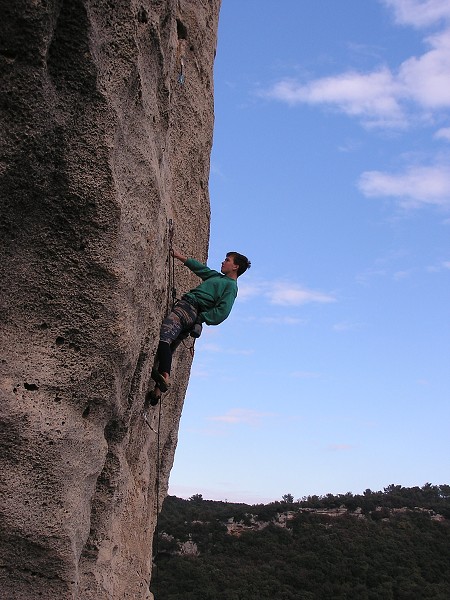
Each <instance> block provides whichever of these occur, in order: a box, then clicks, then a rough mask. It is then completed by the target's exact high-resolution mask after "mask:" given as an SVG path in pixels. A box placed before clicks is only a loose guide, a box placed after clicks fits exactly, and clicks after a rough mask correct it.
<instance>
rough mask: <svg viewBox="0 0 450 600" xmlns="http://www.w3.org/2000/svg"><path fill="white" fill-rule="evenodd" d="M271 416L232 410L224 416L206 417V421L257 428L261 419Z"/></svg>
mask: <svg viewBox="0 0 450 600" xmlns="http://www.w3.org/2000/svg"><path fill="white" fill-rule="evenodd" d="M273 416H274V414H273V413H268V412H258V411H255V410H248V409H246V408H232V409H230V410H229V411H228V412H227V413H225V414H224V415H219V416H215V417H208V421H215V422H220V423H224V424H226V425H240V424H244V425H250V426H251V427H257V426H259V425H261V422H262V420H263V419H265V418H267V417H273Z"/></svg>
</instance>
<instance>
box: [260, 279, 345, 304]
mask: <svg viewBox="0 0 450 600" xmlns="http://www.w3.org/2000/svg"><path fill="white" fill-rule="evenodd" d="M266 295H267V296H268V297H269V300H270V302H271V303H272V304H280V305H283V306H298V305H299V304H307V303H310V302H318V303H328V302H335V300H336V299H335V298H334V297H333V296H331V295H330V294H325V293H323V292H318V291H315V290H309V289H307V288H303V287H301V286H299V285H297V284H291V283H283V282H279V283H276V284H275V285H274V286H273V287H272V289H271V290H268V292H267V294H266Z"/></svg>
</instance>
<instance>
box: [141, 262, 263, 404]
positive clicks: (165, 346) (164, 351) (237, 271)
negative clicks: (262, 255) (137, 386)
mask: <svg viewBox="0 0 450 600" xmlns="http://www.w3.org/2000/svg"><path fill="white" fill-rule="evenodd" d="M171 252H172V255H173V257H174V258H176V259H178V260H180V261H181V262H182V263H183V264H184V265H185V266H186V267H187V268H188V269H190V270H191V271H192V272H193V273H195V274H196V275H198V276H199V277H200V278H201V279H202V280H203V281H202V283H201V284H200V285H198V286H197V287H196V288H194V289H192V290H191V291H189V292H187V293H186V294H184V296H183V297H182V298H181V300H179V301H178V302H177V303H176V304H175V306H174V307H173V309H172V311H171V312H170V314H169V315H168V316H167V317H166V318H165V319H164V321H163V323H162V325H161V331H160V338H159V345H158V350H157V353H156V361H155V365H156V363H158V366H157V367H156V366H155V367H154V368H153V370H152V378H153V379H154V380H155V381H156V386H155V389H154V390H152V391H150V392H149V393H148V394H147V398H146V400H148V401H149V402H150V404H151V405H152V406H155V405H156V404H157V403H158V401H159V399H160V397H161V393H163V392H166V391H167V390H168V388H169V386H170V380H169V379H170V370H171V366H172V355H173V352H174V351H175V349H176V347H177V346H178V344H179V343H180V341H181V340H182V339H184V338H185V337H186V336H187V335H189V333H190V332H191V331H192V329H193V328H194V327H196V328H198V327H200V328H201V325H202V324H203V323H206V324H207V325H219V323H222V321H225V319H226V318H227V317H228V315H229V314H230V312H231V309H232V307H233V303H234V301H235V299H236V296H237V291H238V287H237V278H238V277H239V276H240V275H242V274H243V273H245V271H246V270H247V269H249V268H250V266H251V263H250V261H249V260H248V258H247V257H246V256H244V255H243V254H239V252H228V253H227V255H226V257H225V260H224V261H223V262H222V266H221V269H220V271H221V273H219V272H218V271H214V270H213V269H210V268H209V267H207V266H206V265H204V264H202V263H201V262H199V261H197V260H195V259H194V258H187V257H186V256H183V254H180V252H178V251H176V250H172V251H171ZM198 335H199V333H197V337H198Z"/></svg>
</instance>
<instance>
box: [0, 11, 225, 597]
mask: <svg viewBox="0 0 450 600" xmlns="http://www.w3.org/2000/svg"><path fill="white" fill-rule="evenodd" d="M219 8H220V0H178V1H176V0H139V1H134V0H70V1H69V0H14V1H11V0H0V12H1V15H2V18H1V21H0V66H1V80H2V86H1V88H0V124H1V129H0V137H1V139H0V190H1V191H0V195H1V216H0V224H1V228H0V240H1V241H0V244H1V251H0V252H1V254H0V265H1V266H0V269H1V273H0V285H1V307H0V320H1V321H0V322H1V340H2V342H1V343H2V346H1V371H2V372H1V382H0V393H1V398H0V424H1V432H0V469H1V479H0V485H1V489H0V538H1V539H0V598H2V599H5V600H6V599H7V600H14V599H20V600H22V599H26V600H36V599H38V598H39V599H42V600H45V599H58V600H63V599H66V598H67V599H80V600H91V599H92V600H94V599H95V600H102V599H108V600H110V599H122V598H132V599H134V600H136V599H144V598H151V594H150V593H149V590H148V587H149V579H150V576H151V563H152V560H151V557H152V547H151V546H152V536H153V531H154V528H155V522H156V516H157V514H156V513H157V508H158V507H159V506H160V505H161V503H162V500H163V498H164V496H165V494H166V492H167V485H168V478H169V473H170V469H171V466H172V462H173V457H174V452H175V446H176V442H177V430H178V425H179V418H180V414H181V410H182V405H183V399H184V395H185V391H186V386H187V381H188V376H189V370H190V365H191V358H192V357H191V353H190V351H189V349H188V348H186V347H184V346H181V347H180V349H179V350H178V351H177V354H176V358H175V361H174V366H173V378H172V379H173V386H172V388H171V389H170V391H169V392H168V393H167V394H166V395H165V396H164V400H163V403H162V409H161V414H160V413H159V408H158V407H157V408H156V409H154V408H151V409H150V410H149V411H148V421H149V424H150V425H152V426H153V427H154V428H155V429H157V427H158V423H159V422H160V437H159V444H158V436H157V435H156V434H155V433H154V432H153V431H152V429H151V428H150V427H149V425H148V424H147V423H146V422H145V420H144V418H143V410H144V398H145V393H146V391H147V389H148V387H149V386H150V381H151V380H150V372H151V367H152V364H153V360H154V354H155V349H156V346H157V342H158V331H159V326H160V323H161V320H162V319H163V317H164V314H165V312H166V309H167V306H168V304H169V301H170V294H169V286H168V271H169V259H168V249H169V240H168V227H169V220H172V222H173V226H174V232H175V237H174V245H175V246H176V247H177V248H179V249H180V250H181V251H183V252H184V253H186V254H188V255H191V256H194V257H196V258H199V259H200V260H205V259H206V254H207V245H208V237H209V197H208V176H209V158H210V151H211V143H212V130H213V84H212V69H213V61H214V54H215V46H216V36H217V22H218V13H219ZM175 275H176V287H177V289H178V292H179V293H180V292H182V291H186V290H188V289H190V288H191V287H193V285H195V284H196V283H197V281H198V280H197V279H196V278H195V276H193V275H191V274H189V272H188V271H187V269H186V268H185V267H182V266H177V267H176V272H175ZM158 466H159V468H158ZM158 472H159V475H160V477H159V483H158V480H157V475H158ZM157 490H159V498H157Z"/></svg>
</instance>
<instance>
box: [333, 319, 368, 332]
mask: <svg viewBox="0 0 450 600" xmlns="http://www.w3.org/2000/svg"><path fill="white" fill-rule="evenodd" d="M361 327H362V325H361V323H352V322H351V321H341V322H340V323H335V324H334V325H333V331H337V332H338V333H342V332H344V331H356V330H358V329H361Z"/></svg>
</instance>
